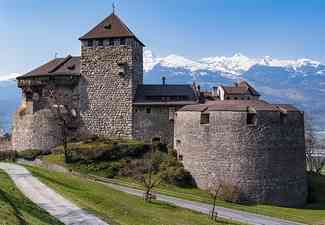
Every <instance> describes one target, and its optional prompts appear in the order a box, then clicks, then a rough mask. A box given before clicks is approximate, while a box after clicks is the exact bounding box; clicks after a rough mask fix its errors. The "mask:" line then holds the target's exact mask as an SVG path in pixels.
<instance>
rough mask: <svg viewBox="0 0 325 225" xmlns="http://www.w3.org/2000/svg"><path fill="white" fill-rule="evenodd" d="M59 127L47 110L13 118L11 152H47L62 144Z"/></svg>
mask: <svg viewBox="0 0 325 225" xmlns="http://www.w3.org/2000/svg"><path fill="white" fill-rule="evenodd" d="M61 137H62V136H61V133H60V127H59V126H58V124H57V120H56V119H55V117H54V115H53V113H52V111H51V110H49V109H43V110H39V111H37V112H36V113H33V114H26V115H23V116H21V115H20V113H19V112H17V113H16V114H15V116H14V123H13V130H12V147H13V150H16V151H23V150H27V149H40V150H43V151H48V150H50V149H52V148H53V147H55V146H57V145H59V144H61V143H62V138H61Z"/></svg>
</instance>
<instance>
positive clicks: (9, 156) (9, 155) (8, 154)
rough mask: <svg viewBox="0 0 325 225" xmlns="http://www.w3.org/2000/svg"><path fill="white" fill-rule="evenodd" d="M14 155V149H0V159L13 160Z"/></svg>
mask: <svg viewBox="0 0 325 225" xmlns="http://www.w3.org/2000/svg"><path fill="white" fill-rule="evenodd" d="M16 157H17V153H16V152H15V151H0V161H15V160H16Z"/></svg>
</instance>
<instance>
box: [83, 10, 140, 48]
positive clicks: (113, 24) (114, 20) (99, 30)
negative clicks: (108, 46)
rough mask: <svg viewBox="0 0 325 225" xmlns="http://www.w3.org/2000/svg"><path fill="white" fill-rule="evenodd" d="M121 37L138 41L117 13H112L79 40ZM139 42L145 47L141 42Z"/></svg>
mask: <svg viewBox="0 0 325 225" xmlns="http://www.w3.org/2000/svg"><path fill="white" fill-rule="evenodd" d="M119 37H133V38H135V39H137V40H138V38H137V37H136V36H135V35H134V33H133V32H132V31H131V30H130V29H129V28H128V27H127V26H126V25H125V23H123V22H122V20H121V19H120V18H119V17H118V16H117V15H116V14H115V13H112V14H111V15H110V16H108V17H107V18H105V19H104V20H103V21H102V22H100V23H99V24H98V25H96V26H95V27H94V28H93V29H91V30H90V31H89V32H88V33H86V34H85V35H83V36H82V37H81V38H79V40H88V39H103V38H119ZM138 41H139V40H138ZM139 42H140V43H141V44H142V45H143V46H144V44H143V43H142V42H141V41H139Z"/></svg>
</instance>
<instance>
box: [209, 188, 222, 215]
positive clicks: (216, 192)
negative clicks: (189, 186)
mask: <svg viewBox="0 0 325 225" xmlns="http://www.w3.org/2000/svg"><path fill="white" fill-rule="evenodd" d="M221 189H222V184H221V183H219V182H218V183H216V182H215V183H214V184H213V185H212V186H211V187H210V190H209V192H210V194H211V196H212V198H213V205H212V210H211V211H210V214H209V216H210V218H211V219H212V220H217V218H218V212H217V211H216V206H217V198H218V196H219V195H220V191H221Z"/></svg>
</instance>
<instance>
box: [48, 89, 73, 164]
mask: <svg viewBox="0 0 325 225" xmlns="http://www.w3.org/2000/svg"><path fill="white" fill-rule="evenodd" d="M60 94H61V93H60V92H59V91H55V92H54V91H52V95H51V97H52V98H51V105H50V108H51V111H52V113H53V115H54V119H55V121H56V123H57V125H58V127H59V128H60V135H59V136H60V138H61V143H62V145H63V152H64V161H65V162H66V163H69V162H70V161H71V154H70V151H69V148H68V142H69V138H70V136H71V124H72V123H73V120H74V119H75V118H76V117H77V115H76V112H75V110H74V109H71V108H70V106H69V103H68V102H67V101H64V100H62V99H63V97H62V96H60Z"/></svg>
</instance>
